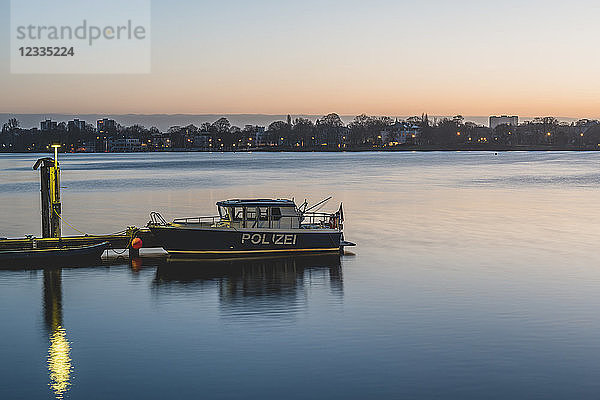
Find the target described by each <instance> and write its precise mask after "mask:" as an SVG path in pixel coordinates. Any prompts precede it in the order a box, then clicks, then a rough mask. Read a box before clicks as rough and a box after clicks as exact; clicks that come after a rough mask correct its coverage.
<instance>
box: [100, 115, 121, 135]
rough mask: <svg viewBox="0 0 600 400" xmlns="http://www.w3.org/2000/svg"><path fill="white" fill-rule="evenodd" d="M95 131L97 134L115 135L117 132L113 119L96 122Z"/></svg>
mask: <svg viewBox="0 0 600 400" xmlns="http://www.w3.org/2000/svg"><path fill="white" fill-rule="evenodd" d="M96 131H97V132H98V133H99V134H107V133H115V132H116V131H117V123H116V122H115V120H114V119H108V118H104V119H99V120H98V121H97V122H96Z"/></svg>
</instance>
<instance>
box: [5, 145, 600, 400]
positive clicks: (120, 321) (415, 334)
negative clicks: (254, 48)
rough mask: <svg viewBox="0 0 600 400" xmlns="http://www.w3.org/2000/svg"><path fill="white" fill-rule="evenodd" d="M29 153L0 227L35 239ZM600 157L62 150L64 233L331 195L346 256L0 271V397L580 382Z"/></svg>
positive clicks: (477, 392) (592, 355) (594, 274)
mask: <svg viewBox="0 0 600 400" xmlns="http://www.w3.org/2000/svg"><path fill="white" fill-rule="evenodd" d="M35 159H36V156H35V155H2V156H0V237H1V236H6V237H10V236H21V235H23V234H25V233H33V234H39V231H40V228H39V199H38V196H39V187H38V175H37V174H36V173H35V172H34V171H32V170H31V166H32V165H33V162H34V161H35ZM599 159H600V155H599V154H598V153H527V152H522V153H510V154H506V153H500V154H499V155H497V156H496V155H494V153H483V152H482V153H406V154H398V153H385V154H381V153H351V154H321V153H314V154H256V153H254V154H242V153H240V154H135V155H66V156H65V157H64V162H63V165H62V166H63V175H62V177H63V186H65V189H63V196H62V198H63V201H64V203H63V204H64V207H63V208H64V217H65V219H66V220H67V221H69V223H71V224H72V225H73V226H75V227H77V228H78V229H82V230H84V231H87V232H91V233H101V232H115V231H118V230H121V229H123V228H125V226H126V225H138V226H141V225H144V224H145V223H146V222H147V220H148V213H149V211H153V210H156V211H161V212H162V213H163V215H165V216H166V217H168V218H173V217H179V216H191V215H202V214H212V213H214V211H215V208H214V203H215V202H216V201H218V200H222V199H226V198H234V197H295V198H296V200H297V201H298V202H299V203H300V202H302V201H303V200H304V198H308V199H309V200H310V201H312V202H316V201H318V200H320V199H322V198H325V197H327V196H329V195H334V196H335V201H336V202H339V201H343V202H344V209H345V214H346V217H347V223H346V235H345V236H346V238H347V239H348V240H351V241H355V242H357V243H358V247H357V248H356V249H353V251H355V253H356V255H355V256H344V257H342V258H341V259H338V260H329V259H325V260H323V259H320V260H314V259H311V258H286V259H274V260H253V261H247V262H243V263H242V264H243V265H240V264H239V263H231V262H230V263H225V264H216V265H215V264H212V265H211V264H209V265H206V264H205V265H203V266H202V267H200V266H199V265H197V264H193V263H192V264H184V265H178V264H173V263H165V262H163V261H160V260H147V259H144V260H143V262H142V265H139V264H138V265H136V266H135V268H131V267H130V266H129V265H128V264H127V261H126V260H122V261H116V262H110V263H105V264H104V265H102V266H100V267H98V268H87V269H72V268H67V269H63V270H62V271H61V272H60V273H57V272H56V271H55V272H54V273H53V274H50V273H49V271H34V272H30V271H2V272H0V317H1V318H2V321H6V323H3V329H2V332H1V333H0V338H1V340H0V354H1V355H2V358H3V360H4V362H3V363H0V376H2V377H3V382H4V384H3V385H2V386H0V398H15V397H25V398H48V397H54V396H63V397H65V398H68V397H73V398H115V397H134V396H136V397H140V396H143V397H145V398H165V397H168V396H172V395H173V393H177V395H178V396H179V397H198V396H201V395H202V396H204V397H208V398H239V397H241V396H243V397H248V398H282V397H286V398H344V399H346V398H373V397H379V398H399V397H404V398H482V397H485V398H510V397H518V398H591V397H596V396H595V395H596V394H597V393H598V392H600V383H598V380H597V379H596V376H597V375H598V374H600V341H599V340H598V339H597V337H598V332H600V318H599V317H598V313H597V304H599V303H600V269H599V267H600V255H599V252H598V241H597V238H598V237H599V235H600V215H599V214H598V212H597V206H598V204H600V190H598V189H600V170H598V166H599V163H598V161H599ZM330 208H331V209H336V208H337V204H334V203H332V204H330ZM64 231H65V233H67V234H69V233H73V232H70V231H69V228H68V227H64ZM49 283H50V284H49ZM58 283H60V291H57V290H49V289H51V288H57V287H58V286H57V285H58ZM58 294H60V296H59V295H58ZM40 298H42V302H43V307H40ZM7 326H8V327H9V328H6V327H7ZM51 338H53V339H55V340H54V342H56V343H57V346H55V347H54V349H61V350H62V351H61V352H58V353H56V354H61V356H60V357H57V358H56V360H57V361H59V362H58V363H56V364H54V365H55V366H57V367H60V368H56V372H57V373H55V374H53V375H51V371H50V370H49V367H51V366H52V364H49V361H50V360H49V359H48V356H49V355H51V354H54V353H53V350H52V349H53V347H51V346H52V341H50V342H49V339H51ZM65 354H66V357H63V356H64V355H65ZM67 360H68V362H66V361H67ZM51 376H53V377H54V378H55V379H54V380H52V379H51ZM6 382H8V383H6ZM49 384H50V385H56V386H52V387H50V388H49ZM53 388H55V389H57V390H54V391H53V390H52V389H53ZM63 389H64V390H63ZM59 392H60V393H59Z"/></svg>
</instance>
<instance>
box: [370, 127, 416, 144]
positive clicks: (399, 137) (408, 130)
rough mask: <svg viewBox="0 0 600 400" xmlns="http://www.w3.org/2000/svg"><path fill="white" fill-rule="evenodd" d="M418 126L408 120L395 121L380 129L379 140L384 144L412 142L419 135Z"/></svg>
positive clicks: (414, 141)
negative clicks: (386, 127) (383, 129)
mask: <svg viewBox="0 0 600 400" xmlns="http://www.w3.org/2000/svg"><path fill="white" fill-rule="evenodd" d="M419 131H420V127H418V126H417V125H413V124H411V123H409V122H404V121H396V122H395V123H394V124H393V125H391V126H390V127H389V128H388V129H386V130H385V131H381V133H380V135H379V136H381V142H382V143H383V144H384V145H385V146H397V145H400V144H414V143H416V142H417V139H418V137H419Z"/></svg>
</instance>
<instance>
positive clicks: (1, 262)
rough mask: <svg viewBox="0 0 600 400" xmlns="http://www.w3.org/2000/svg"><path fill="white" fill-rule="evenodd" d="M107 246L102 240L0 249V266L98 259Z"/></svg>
mask: <svg viewBox="0 0 600 400" xmlns="http://www.w3.org/2000/svg"><path fill="white" fill-rule="evenodd" d="M109 248H110V243H108V242H104V243H99V244H95V245H90V246H81V247H66V248H55V249H29V250H6V251H0V268H7V267H12V266H23V265H29V264H34V263H38V264H42V265H56V264H60V263H77V262H83V261H91V260H99V259H100V257H101V256H102V253H103V252H105V251H106V250H107V249H109Z"/></svg>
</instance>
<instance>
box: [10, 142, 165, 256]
mask: <svg viewBox="0 0 600 400" xmlns="http://www.w3.org/2000/svg"><path fill="white" fill-rule="evenodd" d="M52 147H53V148H54V159H52V158H50V157H45V158H41V159H39V160H38V161H37V162H36V163H35V165H34V166H33V169H34V170H37V169H39V170H40V177H41V181H40V184H41V204H42V213H41V214H42V215H41V216H42V237H41V238H37V237H33V236H26V237H24V238H16V239H7V238H0V252H5V253H7V252H8V253H10V254H6V256H7V257H8V256H9V255H11V254H17V253H18V252H28V251H29V252H31V251H34V252H37V251H38V250H40V251H42V250H65V249H69V248H80V247H84V246H94V245H99V244H101V243H108V244H110V248H111V249H113V250H117V249H123V250H124V249H127V250H129V257H130V258H133V257H138V256H139V250H140V249H141V248H162V246H161V245H160V244H159V242H158V240H157V239H156V237H155V236H154V235H153V234H152V232H150V230H149V229H147V228H138V227H135V226H130V227H127V229H125V230H123V231H121V232H118V233H114V234H108V235H85V234H82V235H81V236H62V232H61V230H62V229H61V222H65V221H63V219H62V216H61V214H62V204H61V202H60V166H59V163H58V147H60V146H59V145H53V146H52ZM66 223H67V222H66ZM67 224H68V223H67ZM48 254H52V253H51V252H50V251H49V252H48ZM17 255H18V254H17Z"/></svg>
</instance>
